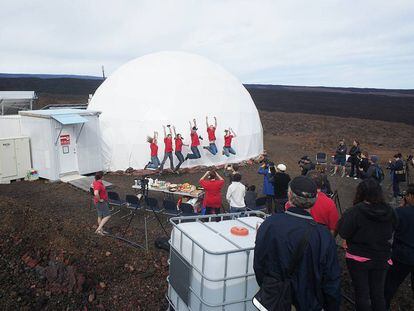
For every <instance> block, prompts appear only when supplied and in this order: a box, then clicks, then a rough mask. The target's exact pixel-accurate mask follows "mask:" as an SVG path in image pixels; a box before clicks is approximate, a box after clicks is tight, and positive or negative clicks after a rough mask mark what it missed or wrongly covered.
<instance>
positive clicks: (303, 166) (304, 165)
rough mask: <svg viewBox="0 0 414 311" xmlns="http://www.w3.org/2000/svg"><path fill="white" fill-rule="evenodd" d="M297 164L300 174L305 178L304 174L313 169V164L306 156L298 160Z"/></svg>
mask: <svg viewBox="0 0 414 311" xmlns="http://www.w3.org/2000/svg"><path fill="white" fill-rule="evenodd" d="M298 164H299V168H300V171H301V174H302V175H303V176H306V174H308V172H309V171H312V170H314V169H315V164H314V163H313V162H312V161H311V159H310V158H309V157H308V156H307V155H305V156H303V157H302V158H300V160H299V162H298Z"/></svg>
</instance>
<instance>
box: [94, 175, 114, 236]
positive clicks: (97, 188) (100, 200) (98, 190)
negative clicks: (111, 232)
mask: <svg viewBox="0 0 414 311" xmlns="http://www.w3.org/2000/svg"><path fill="white" fill-rule="evenodd" d="M102 177H103V172H97V173H96V174H95V181H94V182H93V183H92V188H93V194H94V197H93V201H94V203H95V207H96V210H97V212H98V229H96V231H95V233H96V234H100V235H104V234H105V233H107V232H106V231H104V230H103V226H104V225H105V224H106V223H107V222H108V220H109V218H111V212H110V211H109V204H108V193H107V192H106V188H105V186H104V184H103V182H102Z"/></svg>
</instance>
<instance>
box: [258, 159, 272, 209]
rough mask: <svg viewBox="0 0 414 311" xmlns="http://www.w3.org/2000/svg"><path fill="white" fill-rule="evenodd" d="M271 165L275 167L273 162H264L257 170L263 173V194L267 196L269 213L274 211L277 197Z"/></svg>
mask: <svg viewBox="0 0 414 311" xmlns="http://www.w3.org/2000/svg"><path fill="white" fill-rule="evenodd" d="M271 167H273V168H274V167H275V164H274V163H273V162H263V163H262V165H261V166H260V167H259V170H258V172H257V173H258V174H260V175H263V194H264V195H265V196H266V207H267V212H268V213H269V214H272V213H273V200H274V197H275V187H274V186H273V176H272V172H271V170H270V168H271Z"/></svg>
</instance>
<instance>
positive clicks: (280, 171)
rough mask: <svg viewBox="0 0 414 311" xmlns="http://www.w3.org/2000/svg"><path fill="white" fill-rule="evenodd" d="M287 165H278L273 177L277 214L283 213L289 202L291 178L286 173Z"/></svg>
mask: <svg viewBox="0 0 414 311" xmlns="http://www.w3.org/2000/svg"><path fill="white" fill-rule="evenodd" d="M286 169H287V168H286V165H284V164H282V163H281V164H278V165H277V167H276V173H275V175H274V177H273V187H274V192H275V213H283V212H284V211H285V204H286V202H287V201H288V195H287V191H288V188H289V182H290V176H289V174H287V173H286Z"/></svg>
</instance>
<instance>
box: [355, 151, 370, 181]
mask: <svg viewBox="0 0 414 311" xmlns="http://www.w3.org/2000/svg"><path fill="white" fill-rule="evenodd" d="M368 168H369V154H368V152H367V151H362V152H361V155H360V157H359V162H358V172H357V177H358V178H361V179H362V178H363V175H364V174H366V172H367V171H368Z"/></svg>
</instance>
